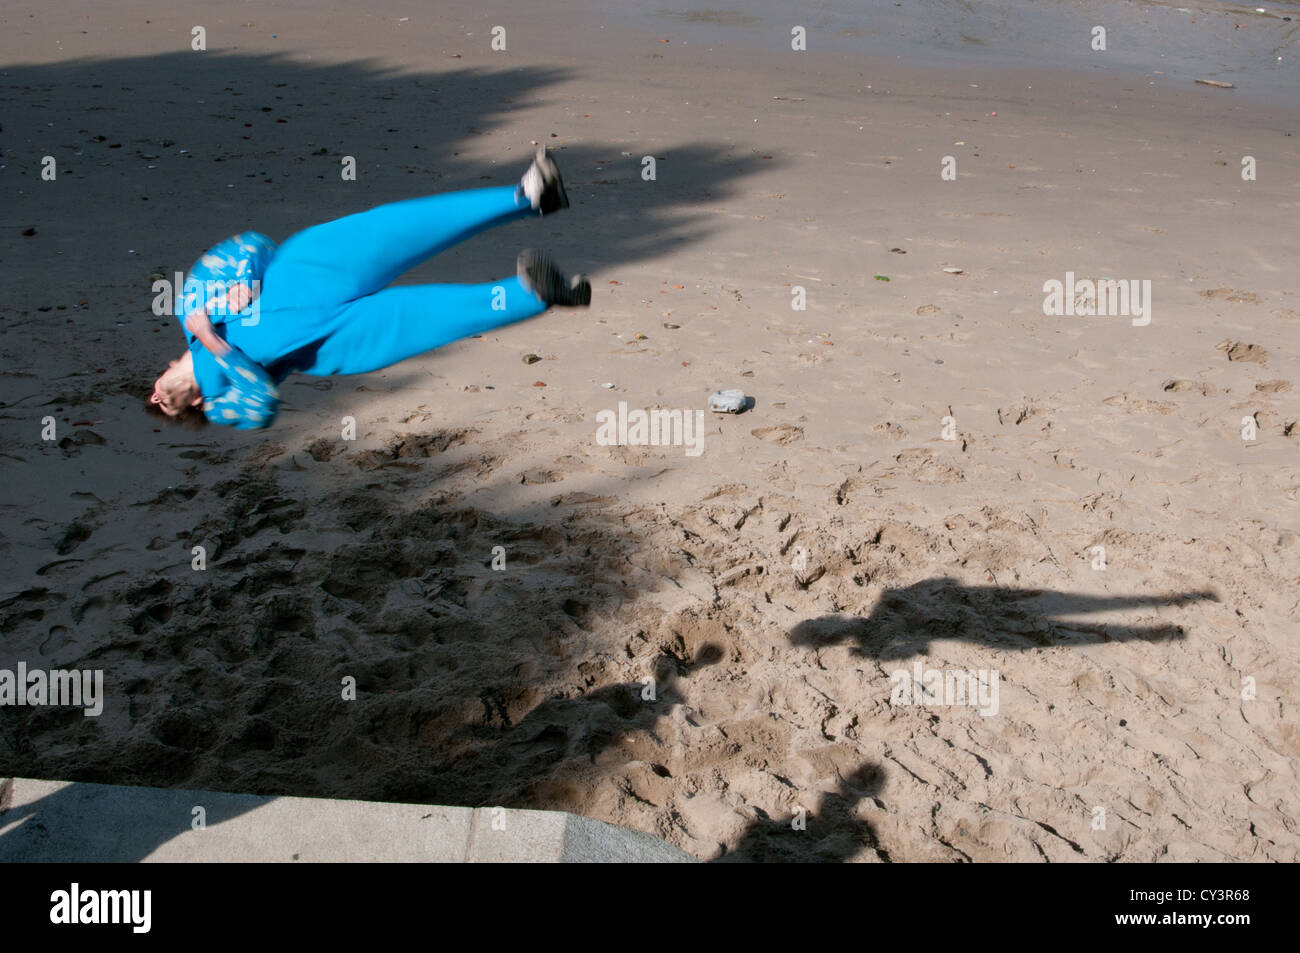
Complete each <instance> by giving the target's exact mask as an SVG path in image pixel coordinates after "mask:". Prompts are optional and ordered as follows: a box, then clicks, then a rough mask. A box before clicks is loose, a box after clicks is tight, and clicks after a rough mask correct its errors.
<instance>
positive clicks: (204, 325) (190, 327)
mask: <svg viewBox="0 0 1300 953" xmlns="http://www.w3.org/2000/svg"><path fill="white" fill-rule="evenodd" d="M185 330H187V331H189V332H190V334H193V335H194V336H195V337H196V338H198V339H199V342H200V343H201V344H202V345H203V346H204V347H206V348H207V349H208V350H209V351H211V352H212V353H213V354H215V355H216V356H217V357H223V356H224V355H225V354H226V353H227V352H229V350H230V345H229V344H227V343H226V342H225V341H223V340H222V339H221V338H220V337H219V336H218V335H217V332H216V329H215V328H213V327H212V322H211V321H209V320H208V312H207V310H206V309H204V310H202V311H192V312H190V314H188V315H187V316H186V317H185Z"/></svg>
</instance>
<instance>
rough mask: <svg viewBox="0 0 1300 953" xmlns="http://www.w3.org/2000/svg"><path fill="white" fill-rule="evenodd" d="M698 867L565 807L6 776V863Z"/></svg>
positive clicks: (0, 852)
mask: <svg viewBox="0 0 1300 953" xmlns="http://www.w3.org/2000/svg"><path fill="white" fill-rule="evenodd" d="M50 861H58V862H73V863H83V862H98V863H104V862H119V863H120V862H136V861H163V862H177V861H180V862H199V863H221V862H250V861H251V862H293V861H300V862H305V863H313V862H339V861H374V862H428V861H435V862H441V863H517V862H523V863H584V862H604V863H610V862H613V863H693V862H695V858H694V857H692V856H691V855H690V854H687V853H686V852H685V851H682V850H679V849H678V848H676V847H673V846H671V845H670V844H667V843H665V842H663V841H661V840H659V839H658V838H656V837H653V836H651V835H649V834H643V833H641V832H640V831H634V830H630V829H629V828H626V827H618V826H615V825H613V824H606V823H604V822H603V821H595V820H592V819H591V818H587V817H579V816H578V815H576V814H567V813H562V812H559V811H522V810H514V809H506V808H499V807H497V808H471V807H441V806H436V805H428V804H389V803H385V802H381V801H341V800H336V799H333V798H306V797H273V796H261V795H254V794H222V793H219V792H216V791H182V790H174V789H168V788H148V787H127V786H122V785H115V784H85V783H81V782H68V781H39V780H33V779H30V778H11V779H5V780H0V862H6V863H11V862H50Z"/></svg>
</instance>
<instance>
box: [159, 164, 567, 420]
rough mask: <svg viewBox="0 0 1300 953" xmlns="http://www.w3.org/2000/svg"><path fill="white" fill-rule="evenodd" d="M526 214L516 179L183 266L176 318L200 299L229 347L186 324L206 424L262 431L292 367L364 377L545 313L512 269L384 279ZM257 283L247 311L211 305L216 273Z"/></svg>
mask: <svg viewBox="0 0 1300 953" xmlns="http://www.w3.org/2000/svg"><path fill="white" fill-rule="evenodd" d="M529 211H530V206H529V203H528V199H527V198H525V197H524V196H523V194H522V193H521V191H520V190H519V189H518V188H517V187H515V186H513V185H510V186H498V187H494V188H487V189H472V190H469V191H464V192H451V193H447V194H443V195H432V196H427V197H425V198H418V199H409V200H407V201H403V202H393V203H391V204H389V205H381V206H379V207H378V208H373V209H370V210H369V211H366V212H359V213H357V214H356V215H348V216H346V217H345V218H340V219H338V220H336V221H333V222H326V223H325V224H323V225H316V226H313V227H312V228H308V229H306V230H304V231H301V232H299V233H297V234H296V235H293V236H292V237H290V238H288V239H286V240H285V242H284V243H283V244H282V245H280V246H279V247H278V248H276V246H275V243H274V242H272V241H271V240H270V239H269V238H267V237H266V236H265V235H260V234H258V233H257V232H245V233H244V234H242V235H237V236H235V237H233V238H229V239H227V240H226V241H224V242H222V243H221V244H220V245H217V246H216V247H215V248H213V249H211V250H210V251H208V252H207V253H206V254H205V255H204V256H203V257H202V258H200V259H199V261H198V262H197V263H196V264H195V266H194V269H193V270H192V271H191V273H190V277H189V279H187V281H186V294H185V296H184V298H183V299H182V307H181V313H180V314H179V315H178V317H179V318H180V320H181V322H182V324H183V323H184V320H185V315H186V314H188V313H189V311H190V310H192V309H193V308H195V307H198V306H199V301H200V300H205V301H206V302H207V303H208V305H209V317H210V319H211V320H212V323H213V325H214V326H215V327H216V329H217V333H218V334H219V335H221V336H222V337H223V338H224V339H225V340H226V343H227V344H229V345H230V346H231V351H230V353H229V354H227V355H226V356H225V357H224V358H223V359H218V358H217V357H215V356H214V355H213V354H212V353H211V352H209V351H208V350H207V348H205V347H204V346H203V345H202V344H201V343H199V342H198V341H197V340H196V339H195V338H194V337H193V335H191V334H189V332H188V331H187V332H186V338H187V340H188V341H189V343H190V350H191V351H192V352H193V355H194V375H195V377H196V378H197V379H198V383H199V390H200V392H201V393H202V394H203V398H204V404H203V409H204V413H205V414H206V415H207V417H208V419H209V420H211V421H212V422H213V423H218V424H227V425H230V426H234V427H239V428H241V429H253V428H259V427H267V426H270V424H271V421H272V420H273V419H274V417H275V412H276V405H277V403H278V396H279V395H278V392H277V391H276V387H275V385H276V384H278V383H279V382H281V381H283V380H284V379H285V378H286V377H287V376H289V374H290V373H292V372H293V371H300V372H302V373H304V374H316V375H329V374H363V373H366V372H368V371H374V370H379V369H380V368H384V367H388V366H390V365H392V364H396V363H397V362H398V361H402V360H405V359H406V358H408V357H413V356H414V355H416V354H422V353H424V352H425V351H428V350H432V349H433V348H436V347H440V346H442V345H443V344H447V343H449V342H451V341H455V340H457V339H459V338H463V337H467V336H469V335H471V334H480V333H482V332H484V331H490V330H492V329H493V328H498V327H501V326H502V325H505V324H511V323H513V322H515V321H522V320H524V319H525V318H531V317H533V316H534V315H538V314H541V313H542V312H543V311H545V310H546V304H545V302H543V301H542V300H541V299H540V298H539V297H537V296H536V295H535V294H533V293H532V292H531V291H529V290H528V289H527V288H526V287H524V285H523V284H521V283H520V281H519V279H518V278H517V277H514V276H512V277H510V278H506V279H502V280H501V281H492V282H488V283H486V284H479V285H450V284H438V285H410V286H402V287H397V288H387V287H386V286H387V285H388V284H389V283H390V282H391V281H392V280H393V279H394V278H396V277H397V276H398V275H400V274H402V273H403V272H405V271H408V270H409V269H411V268H412V267H414V266H415V265H417V264H419V263H420V262H422V261H424V260H425V259H427V258H430V257H432V256H433V255H436V254H437V253H438V252H440V251H442V250H443V249H445V248H448V247H449V246H451V245H454V244H456V243H457V242H460V241H463V240H464V239H466V238H469V237H470V236H471V235H474V234H477V233H478V232H481V231H483V230H484V229H486V228H490V227H492V226H493V225H499V224H502V223H504V222H508V221H511V220H513V219H516V218H520V217H522V216H524V215H526V214H528V212H529ZM254 280H256V281H258V282H260V295H259V296H258V297H257V299H256V300H255V302H254V303H253V305H252V306H250V307H249V308H247V309H245V311H244V312H242V313H238V314H236V313H231V314H225V313H224V312H223V310H222V309H220V307H216V308H214V307H213V306H212V302H213V301H214V299H215V298H216V297H217V295H214V294H211V293H208V291H209V290H210V289H211V288H212V287H213V286H215V288H216V290H217V291H218V292H223V291H224V289H225V287H227V285H222V284H221V282H223V281H224V282H229V283H233V282H239V281H248V282H250V284H251V282H252V281H254ZM253 288H254V289H255V290H256V289H257V288H258V286H256V285H254V286H253Z"/></svg>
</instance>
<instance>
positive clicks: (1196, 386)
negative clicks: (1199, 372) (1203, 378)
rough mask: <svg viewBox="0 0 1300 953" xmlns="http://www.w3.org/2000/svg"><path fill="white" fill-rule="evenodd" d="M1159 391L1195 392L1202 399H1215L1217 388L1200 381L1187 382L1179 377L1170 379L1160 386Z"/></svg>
mask: <svg viewBox="0 0 1300 953" xmlns="http://www.w3.org/2000/svg"><path fill="white" fill-rule="evenodd" d="M1160 389H1161V390H1165V391H1174V392H1176V393H1177V392H1181V391H1185V390H1196V391H1200V392H1201V396H1202V397H1217V396H1218V395H1219V388H1217V387H1215V386H1214V385H1213V384H1205V383H1202V382H1200V381H1189V380H1187V379H1185V378H1181V377H1176V378H1175V377H1171V378H1170V379H1169V380H1167V381H1165V382H1164V383H1163V384H1161V385H1160Z"/></svg>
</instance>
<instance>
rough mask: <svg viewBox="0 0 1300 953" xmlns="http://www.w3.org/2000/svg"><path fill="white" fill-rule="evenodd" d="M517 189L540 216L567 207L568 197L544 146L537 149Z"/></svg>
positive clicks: (558, 172) (558, 171) (557, 171)
mask: <svg viewBox="0 0 1300 953" xmlns="http://www.w3.org/2000/svg"><path fill="white" fill-rule="evenodd" d="M519 188H520V190H521V191H522V192H523V193H524V195H526V196H527V197H528V202H529V204H531V205H532V207H533V208H534V209H535V210H536V211H538V212H540V213H541V214H542V215H550V214H551V213H552V212H558V211H559V210H560V209H562V208H568V207H569V196H568V195H567V194H566V193H565V191H564V182H563V181H562V180H561V179H560V170H559V169H558V168H557V167H556V165H555V162H554V160H552V159H551V157H550V156H548V155H547V154H546V147H545V146H538V147H537V155H536V156H535V157H534V158H533V164H532V165H530V166H529V167H528V171H527V172H525V173H524V177H523V178H522V179H520V180H519Z"/></svg>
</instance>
